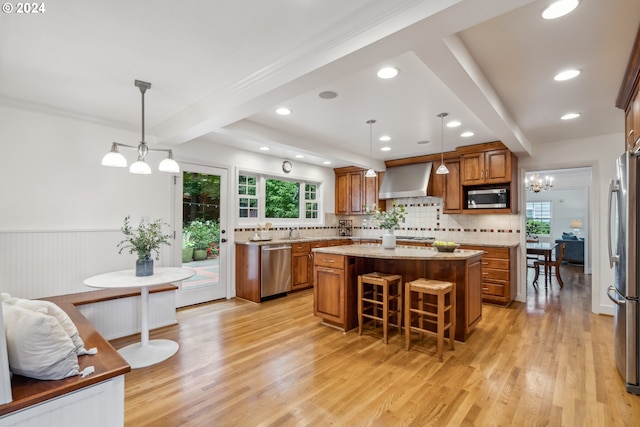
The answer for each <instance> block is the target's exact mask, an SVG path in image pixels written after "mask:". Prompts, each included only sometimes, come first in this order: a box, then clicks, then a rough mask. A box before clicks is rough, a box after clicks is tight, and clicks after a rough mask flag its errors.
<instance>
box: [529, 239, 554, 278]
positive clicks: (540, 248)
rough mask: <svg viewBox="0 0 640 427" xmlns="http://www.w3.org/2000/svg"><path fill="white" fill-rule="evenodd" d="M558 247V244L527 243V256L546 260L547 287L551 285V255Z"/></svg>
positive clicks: (545, 276) (545, 275)
mask: <svg viewBox="0 0 640 427" xmlns="http://www.w3.org/2000/svg"><path fill="white" fill-rule="evenodd" d="M556 246H558V244H557V243H556V242H527V255H538V256H540V255H542V256H543V258H544V286H545V287H546V286H547V284H551V254H552V253H553V250H554V249H555V248H556Z"/></svg>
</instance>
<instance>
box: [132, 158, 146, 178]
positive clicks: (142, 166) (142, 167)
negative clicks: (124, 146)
mask: <svg viewBox="0 0 640 427" xmlns="http://www.w3.org/2000/svg"><path fill="white" fill-rule="evenodd" d="M129 172H131V173H135V174H138V175H149V174H150V173H151V168H150V167H149V165H148V164H147V163H146V162H145V161H144V159H143V158H141V157H138V160H137V161H136V162H135V163H132V164H131V167H130V168H129Z"/></svg>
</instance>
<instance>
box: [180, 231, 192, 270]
mask: <svg viewBox="0 0 640 427" xmlns="http://www.w3.org/2000/svg"><path fill="white" fill-rule="evenodd" d="M192 260H193V240H191V231H189V230H184V229H183V231H182V262H191V261H192Z"/></svg>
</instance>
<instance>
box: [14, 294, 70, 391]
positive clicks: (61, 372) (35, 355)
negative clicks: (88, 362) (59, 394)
mask: <svg viewBox="0 0 640 427" xmlns="http://www.w3.org/2000/svg"><path fill="white" fill-rule="evenodd" d="M2 311H3V319H4V327H5V334H6V337H7V353H8V356H9V369H10V370H11V372H13V373H14V374H17V375H23V376H25V377H30V378H36V379H39V380H59V379H62V378H66V377H70V376H74V375H78V374H79V372H80V366H79V365H78V356H77V355H76V353H75V346H74V345H73V341H71V338H70V337H69V335H68V334H67V333H66V332H65V330H64V328H63V327H62V326H61V325H60V322H58V320H57V319H56V318H55V317H53V316H49V315H46V314H44V313H40V312H37V311H33V310H28V309H26V308H22V307H20V306H18V305H15V304H7V303H6V302H3V303H2Z"/></svg>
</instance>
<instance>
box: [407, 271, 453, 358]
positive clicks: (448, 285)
mask: <svg viewBox="0 0 640 427" xmlns="http://www.w3.org/2000/svg"><path fill="white" fill-rule="evenodd" d="M404 295H405V300H404V301H405V303H404V304H405V305H404V316H405V318H404V327H405V331H404V333H405V350H409V346H410V344H411V331H415V332H420V338H422V333H423V332H424V333H428V334H433V335H436V336H437V338H438V359H439V360H440V362H442V360H443V357H442V349H443V347H444V331H445V330H447V329H448V330H449V346H450V347H451V350H453V339H454V336H455V334H456V332H455V331H456V284H455V283H453V282H443V281H441V280H430V279H416V280H414V281H413V282H407V283H406V284H405V292H404ZM414 295H416V296H417V298H415V299H414ZM429 295H432V296H433V298H429ZM447 295H448V296H449V298H448V300H449V301H448V303H447V301H446V299H447V298H446V297H447ZM434 300H435V302H434ZM412 302H415V303H414V304H412ZM447 312H449V316H448V319H445V317H446V316H445V315H446V313H447ZM445 320H448V321H447V322H446V323H445ZM425 323H428V324H432V325H436V329H435V332H434V331H433V330H430V329H427V328H426V327H425Z"/></svg>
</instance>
